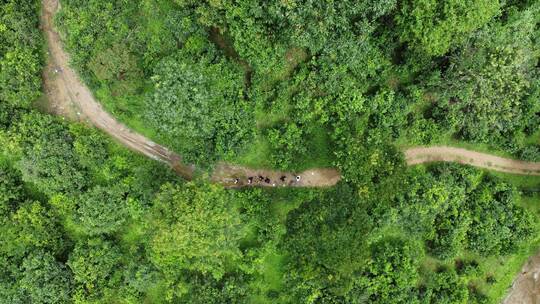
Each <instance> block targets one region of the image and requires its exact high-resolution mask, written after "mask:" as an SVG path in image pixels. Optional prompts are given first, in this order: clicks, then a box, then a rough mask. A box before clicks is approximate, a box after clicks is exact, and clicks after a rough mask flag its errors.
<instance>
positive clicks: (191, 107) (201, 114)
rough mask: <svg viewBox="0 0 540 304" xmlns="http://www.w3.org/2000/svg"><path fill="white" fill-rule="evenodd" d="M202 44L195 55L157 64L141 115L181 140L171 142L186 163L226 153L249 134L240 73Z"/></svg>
mask: <svg viewBox="0 0 540 304" xmlns="http://www.w3.org/2000/svg"><path fill="white" fill-rule="evenodd" d="M204 47H205V48H206V51H205V52H204V53H203V54H201V55H200V56H197V57H198V58H197V57H196V58H191V57H190V56H189V54H188V53H186V52H185V51H184V52H180V53H179V54H178V55H177V56H174V57H169V58H166V59H164V60H163V61H162V62H161V63H160V64H159V65H158V67H157V68H156V71H155V75H154V76H153V77H152V79H153V80H154V86H155V88H156V91H155V93H154V95H153V96H152V98H149V99H148V101H147V110H146V114H145V115H146V119H147V120H148V121H149V122H150V124H151V125H153V126H154V127H155V128H157V129H158V130H160V131H161V132H163V134H164V136H165V137H166V138H168V139H174V141H175V142H183V143H185V144H175V146H176V147H177V148H178V149H179V150H180V152H182V154H183V156H184V157H185V159H186V161H188V162H196V163H202V164H207V163H208V162H209V161H212V160H214V158H213V157H212V156H213V155H215V157H227V156H229V155H230V154H231V153H234V152H235V151H236V150H238V148H240V147H243V145H244V144H245V142H246V141H247V140H249V139H250V135H251V134H252V128H251V127H250V125H249V123H250V122H251V120H252V115H251V111H250V110H249V107H248V104H247V103H246V102H245V101H244V100H243V96H242V94H243V74H242V73H241V71H240V70H239V69H238V68H236V67H235V66H234V65H232V64H231V63H230V62H228V61H226V60H224V59H223V58H220V57H218V56H217V51H216V50H214V49H213V48H212V47H211V46H210V45H207V46H204ZM199 52H200V51H199ZM187 143H189V144H187Z"/></svg>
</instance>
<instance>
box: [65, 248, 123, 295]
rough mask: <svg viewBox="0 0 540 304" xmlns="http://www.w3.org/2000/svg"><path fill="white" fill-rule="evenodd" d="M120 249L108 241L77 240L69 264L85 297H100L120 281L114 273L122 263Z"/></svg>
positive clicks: (80, 291)
mask: <svg viewBox="0 0 540 304" xmlns="http://www.w3.org/2000/svg"><path fill="white" fill-rule="evenodd" d="M120 258H121V256H120V251H119V250H118V248H117V247H116V246H115V245H113V244H112V243H110V242H108V241H104V240H102V239H97V238H96V239H88V240H81V241H79V242H77V244H76V245H75V248H74V249H73V251H72V252H71V254H70V255H69V258H68V261H67V265H68V266H69V268H70V269H71V271H72V272H73V278H74V281H75V283H76V285H77V286H78V288H80V289H79V294H80V293H82V294H83V296H82V297H83V298H99V297H100V296H101V295H102V293H103V292H104V290H105V289H107V288H110V287H114V286H116V284H117V283H118V282H116V280H117V278H115V277H114V273H115V272H116V271H118V269H117V268H118V267H119V265H120Z"/></svg>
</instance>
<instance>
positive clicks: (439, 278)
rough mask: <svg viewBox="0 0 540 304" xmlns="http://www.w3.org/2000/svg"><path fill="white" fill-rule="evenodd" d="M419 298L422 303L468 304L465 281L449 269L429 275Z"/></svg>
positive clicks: (439, 270)
mask: <svg viewBox="0 0 540 304" xmlns="http://www.w3.org/2000/svg"><path fill="white" fill-rule="evenodd" d="M420 298H421V299H422V300H421V301H422V302H423V303H444V304H460V303H461V304H465V303H470V302H469V301H468V300H469V291H468V289H467V286H466V285H465V280H464V279H463V278H462V277H459V276H458V275H457V273H456V271H455V270H454V269H451V268H448V269H447V268H442V269H438V270H437V271H436V272H434V273H431V274H430V275H429V278H428V281H427V283H426V286H425V290H424V291H423V293H422V294H420Z"/></svg>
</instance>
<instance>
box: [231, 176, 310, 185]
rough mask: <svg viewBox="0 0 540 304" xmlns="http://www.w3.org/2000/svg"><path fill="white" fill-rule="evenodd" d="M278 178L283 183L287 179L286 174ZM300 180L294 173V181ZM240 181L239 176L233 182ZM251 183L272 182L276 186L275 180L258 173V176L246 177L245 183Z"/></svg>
mask: <svg viewBox="0 0 540 304" xmlns="http://www.w3.org/2000/svg"><path fill="white" fill-rule="evenodd" d="M279 180H280V181H281V183H285V181H286V180H287V176H286V175H282V176H281V177H280V178H279ZM299 181H300V175H295V177H294V182H299ZM239 182H240V178H235V179H234V184H235V185H236V184H238V183H239ZM253 183H256V184H261V183H265V184H268V185H270V184H272V187H275V186H276V182H275V181H274V182H273V181H272V180H271V179H270V178H269V177H268V176H262V175H259V176H250V177H248V178H247V184H248V185H252V184H253Z"/></svg>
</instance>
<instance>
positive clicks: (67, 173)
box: [18, 114, 87, 194]
mask: <svg viewBox="0 0 540 304" xmlns="http://www.w3.org/2000/svg"><path fill="white" fill-rule="evenodd" d="M51 125H52V126H53V127H52V128H51V127H50V126H51ZM18 132H19V133H18V136H20V137H21V141H22V143H23V147H24V149H23V158H22V159H21V161H20V168H21V171H22V175H23V180H25V181H27V182H32V183H34V184H35V185H36V186H37V187H38V189H39V190H40V191H42V192H44V193H47V194H53V193H56V192H73V191H79V190H81V189H82V188H83V187H84V186H85V185H86V182H87V181H86V178H85V171H84V170H83V169H82V168H81V165H80V164H79V162H78V160H77V157H76V156H75V153H74V151H73V138H72V136H71V134H69V132H68V130H67V129H66V128H65V126H64V125H62V124H59V123H56V122H55V121H54V119H53V118H51V117H45V116H40V115H35V114H33V115H26V116H24V117H23V119H22V121H21V123H20V125H19V126H18Z"/></svg>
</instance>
